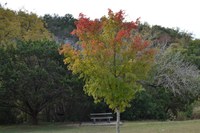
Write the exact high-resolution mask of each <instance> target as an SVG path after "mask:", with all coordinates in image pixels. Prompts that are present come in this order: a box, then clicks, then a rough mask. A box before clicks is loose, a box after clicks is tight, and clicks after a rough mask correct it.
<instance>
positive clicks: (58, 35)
mask: <svg viewBox="0 0 200 133" xmlns="http://www.w3.org/2000/svg"><path fill="white" fill-rule="evenodd" d="M42 19H43V20H44V21H45V22H46V28H47V29H48V30H49V31H50V32H51V33H53V34H54V38H55V40H56V41H57V42H59V43H62V44H63V43H71V44H72V43H75V42H76V41H77V38H76V37H75V36H73V35H71V34H70V33H71V32H72V31H73V30H74V29H75V28H76V26H75V24H74V22H75V21H76V19H75V18H74V17H73V16H72V15H71V14H66V15H65V16H58V15H54V16H51V15H49V14H46V15H45V16H44V17H43V18H42Z"/></svg>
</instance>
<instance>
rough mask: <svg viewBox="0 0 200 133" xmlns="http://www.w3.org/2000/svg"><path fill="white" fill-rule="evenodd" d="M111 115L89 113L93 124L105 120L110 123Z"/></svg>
mask: <svg viewBox="0 0 200 133" xmlns="http://www.w3.org/2000/svg"><path fill="white" fill-rule="evenodd" d="M112 118H113V117H112V113H91V114H90V119H91V120H93V123H94V124H95V123H96V120H107V121H108V122H109V123H110V119H112Z"/></svg>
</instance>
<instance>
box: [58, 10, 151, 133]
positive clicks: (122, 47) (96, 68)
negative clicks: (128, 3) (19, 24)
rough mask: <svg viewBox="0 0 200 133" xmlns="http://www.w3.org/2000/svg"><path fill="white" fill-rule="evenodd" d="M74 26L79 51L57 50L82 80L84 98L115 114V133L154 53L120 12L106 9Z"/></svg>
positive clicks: (69, 49)
mask: <svg viewBox="0 0 200 133" xmlns="http://www.w3.org/2000/svg"><path fill="white" fill-rule="evenodd" d="M76 27H77V29H76V30H74V31H73V34H75V35H77V36H78V37H79V39H80V45H81V50H78V49H73V48H72V47H71V46H70V45H65V46H63V48H62V49H61V50H60V51H61V53H64V54H65V56H66V58H65V63H69V69H70V70H72V71H73V73H78V74H80V77H81V78H83V79H84V80H85V86H84V89H85V91H86V92H87V93H88V95H91V96H93V98H94V99H95V101H100V100H104V101H105V102H106V103H107V104H108V105H109V107H110V108H111V109H113V110H115V111H116V113H117V124H116V128H117V132H118V133H119V132H120V131H119V122H120V112H122V111H124V110H125V108H126V107H127V106H129V102H130V101H131V100H132V99H133V98H134V96H135V93H136V92H138V91H140V90H141V89H142V86H141V85H140V84H139V83H138V82H137V81H138V80H140V79H144V78H145V77H146V75H147V72H148V70H149V69H150V66H151V65H150V64H151V63H152V61H153V54H154V51H153V50H152V49H150V48H148V46H149V43H148V41H144V40H142V38H141V37H140V35H138V34H137V33H136V32H135V29H136V28H137V22H124V12H123V11H119V12H117V13H113V12H112V11H111V10H109V12H108V17H105V16H104V17H102V18H101V19H100V20H97V19H96V20H90V19H89V18H86V17H85V16H84V15H82V14H81V15H80V18H79V20H78V21H77V22H76ZM132 31H133V32H134V34H132V33H131V32H132Z"/></svg>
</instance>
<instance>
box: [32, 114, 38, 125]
mask: <svg viewBox="0 0 200 133" xmlns="http://www.w3.org/2000/svg"><path fill="white" fill-rule="evenodd" d="M37 115H38V113H32V115H31V117H32V124H33V125H38V118H37Z"/></svg>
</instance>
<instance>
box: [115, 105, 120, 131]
mask: <svg viewBox="0 0 200 133" xmlns="http://www.w3.org/2000/svg"><path fill="white" fill-rule="evenodd" d="M116 115H117V121H116V133H120V112H119V109H118V108H117V109H116Z"/></svg>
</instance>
